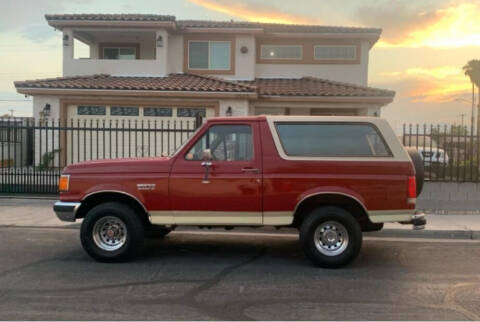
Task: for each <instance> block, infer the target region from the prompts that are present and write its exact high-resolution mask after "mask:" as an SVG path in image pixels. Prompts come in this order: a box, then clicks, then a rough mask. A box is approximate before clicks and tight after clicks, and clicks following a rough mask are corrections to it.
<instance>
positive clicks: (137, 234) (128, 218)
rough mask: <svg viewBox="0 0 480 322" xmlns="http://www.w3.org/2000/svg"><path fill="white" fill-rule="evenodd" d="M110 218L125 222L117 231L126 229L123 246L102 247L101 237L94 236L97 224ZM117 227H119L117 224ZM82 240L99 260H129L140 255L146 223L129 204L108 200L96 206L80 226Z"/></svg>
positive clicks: (88, 251)
mask: <svg viewBox="0 0 480 322" xmlns="http://www.w3.org/2000/svg"><path fill="white" fill-rule="evenodd" d="M107 217H108V218H107ZM109 218H114V219H113V220H115V221H116V222H117V223H123V226H122V227H124V229H117V231H120V230H121V231H122V232H123V231H125V229H126V234H125V235H124V236H125V237H124V241H123V243H122V244H121V247H120V248H118V249H115V250H106V249H102V248H101V247H100V246H99V244H102V243H101V242H99V241H98V240H99V239H98V238H101V237H99V235H98V234H95V235H96V236H97V241H96V240H95V238H94V230H96V226H95V224H96V223H98V224H99V225H100V224H101V223H102V221H106V220H107V219H109ZM120 225H121V224H120ZM115 228H118V227H117V226H115ZM104 236H105V235H104ZM105 238H106V237H105ZM80 240H81V242H82V246H83V249H85V251H86V252H87V253H88V254H89V255H90V256H91V257H92V258H94V259H95V260H97V261H100V262H122V261H127V260H131V259H133V258H134V257H135V256H136V255H138V254H139V253H140V251H141V250H142V248H143V242H144V225H143V223H142V220H141V219H140V217H139V215H138V214H137V213H136V212H135V210H133V209H132V208H130V207H129V206H128V205H125V204H122V203H118V202H107V203H103V204H100V205H98V206H95V207H94V208H92V209H91V210H90V211H89V212H88V213H87V215H86V216H85V218H84V220H83V222H82V227H81V228H80Z"/></svg>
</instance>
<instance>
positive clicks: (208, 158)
mask: <svg viewBox="0 0 480 322" xmlns="http://www.w3.org/2000/svg"><path fill="white" fill-rule="evenodd" d="M202 160H203V161H212V160H213V157H212V151H211V150H210V149H205V150H203V153H202Z"/></svg>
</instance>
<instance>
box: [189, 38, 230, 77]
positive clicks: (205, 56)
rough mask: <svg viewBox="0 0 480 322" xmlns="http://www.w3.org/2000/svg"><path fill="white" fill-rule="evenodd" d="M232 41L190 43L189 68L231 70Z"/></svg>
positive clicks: (191, 41)
mask: <svg viewBox="0 0 480 322" xmlns="http://www.w3.org/2000/svg"><path fill="white" fill-rule="evenodd" d="M231 45H232V43H231V42H230V41H196V40H195V41H193V40H190V41H189V42H188V68H189V69H206V70H230V66H231V61H230V60H231Z"/></svg>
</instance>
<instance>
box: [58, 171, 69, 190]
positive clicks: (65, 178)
mask: <svg viewBox="0 0 480 322" xmlns="http://www.w3.org/2000/svg"><path fill="white" fill-rule="evenodd" d="M69 183H70V176H69V175H68V174H62V175H61V176H60V180H59V181H58V191H60V192H67V191H68V186H69Z"/></svg>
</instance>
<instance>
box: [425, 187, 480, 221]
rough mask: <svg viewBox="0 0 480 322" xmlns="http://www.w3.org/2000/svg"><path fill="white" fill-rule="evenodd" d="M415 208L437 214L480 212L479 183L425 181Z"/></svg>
mask: <svg viewBox="0 0 480 322" xmlns="http://www.w3.org/2000/svg"><path fill="white" fill-rule="evenodd" d="M417 208H418V209H421V210H423V211H426V212H429V213H439V214H480V183H470V182H467V183H456V182H425V186H424V189H423V191H422V193H421V194H420V196H419V198H418V199H417Z"/></svg>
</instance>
